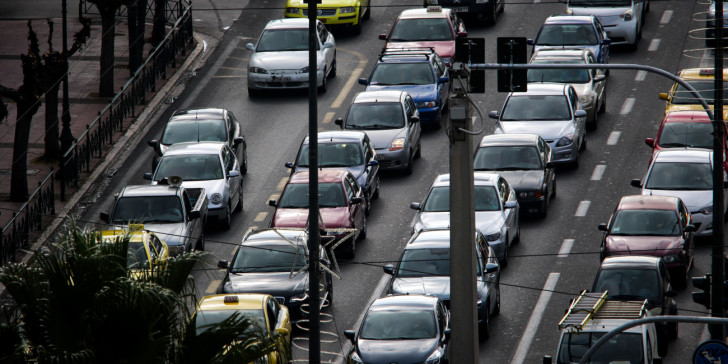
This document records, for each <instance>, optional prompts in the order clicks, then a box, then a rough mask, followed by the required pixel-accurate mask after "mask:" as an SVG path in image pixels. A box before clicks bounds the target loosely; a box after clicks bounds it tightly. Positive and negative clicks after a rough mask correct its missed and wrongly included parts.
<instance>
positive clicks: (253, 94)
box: [248, 87, 260, 97]
mask: <svg viewBox="0 0 728 364" xmlns="http://www.w3.org/2000/svg"><path fill="white" fill-rule="evenodd" d="M257 96H260V90H256V89H253V88H250V87H248V97H257Z"/></svg>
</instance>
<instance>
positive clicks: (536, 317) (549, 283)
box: [511, 272, 560, 364]
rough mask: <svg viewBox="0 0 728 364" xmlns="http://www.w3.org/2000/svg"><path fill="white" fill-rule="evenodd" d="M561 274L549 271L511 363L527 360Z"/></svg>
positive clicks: (517, 363) (518, 363)
mask: <svg viewBox="0 0 728 364" xmlns="http://www.w3.org/2000/svg"><path fill="white" fill-rule="evenodd" d="M559 275H560V273H555V272H554V273H549V277H548V278H547V279H546V283H545V284H544V285H543V290H542V291H541V295H540V296H539V297H538V301H537V302H536V307H534V308H533V312H531V318H529V319H528V325H526V329H525V330H524V331H523V335H522V336H521V341H520V342H519V343H518V348H517V349H516V354H515V355H513V359H511V364H521V363H524V362H526V354H528V349H529V348H530V347H531V343H533V338H534V337H536V331H538V326H539V325H540V324H541V319H542V318H543V314H544V312H545V311H546V306H548V304H549V300H551V295H552V294H553V290H554V288H556V282H558V281H559Z"/></svg>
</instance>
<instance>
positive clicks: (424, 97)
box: [366, 84, 437, 134]
mask: <svg viewBox="0 0 728 364" xmlns="http://www.w3.org/2000/svg"><path fill="white" fill-rule="evenodd" d="M366 90H367V91H380V90H397V91H407V92H408V93H409V94H410V96H412V100H414V101H415V102H420V101H432V100H435V99H436V98H437V87H436V86H435V85H434V84H431V85H369V86H367V89H366ZM367 134H368V132H367Z"/></svg>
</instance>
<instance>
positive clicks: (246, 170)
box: [240, 146, 248, 174]
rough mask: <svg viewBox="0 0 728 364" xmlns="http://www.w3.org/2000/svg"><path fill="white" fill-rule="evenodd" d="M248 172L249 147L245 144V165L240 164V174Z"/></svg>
mask: <svg viewBox="0 0 728 364" xmlns="http://www.w3.org/2000/svg"><path fill="white" fill-rule="evenodd" d="M246 173H248V148H247V147H245V146H243V165H241V166H240V174H246Z"/></svg>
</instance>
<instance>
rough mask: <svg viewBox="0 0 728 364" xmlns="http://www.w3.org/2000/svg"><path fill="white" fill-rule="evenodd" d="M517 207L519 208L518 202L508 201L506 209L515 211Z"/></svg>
mask: <svg viewBox="0 0 728 364" xmlns="http://www.w3.org/2000/svg"><path fill="white" fill-rule="evenodd" d="M516 206H518V202H516V201H506V204H505V208H507V209H513V208H516Z"/></svg>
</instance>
